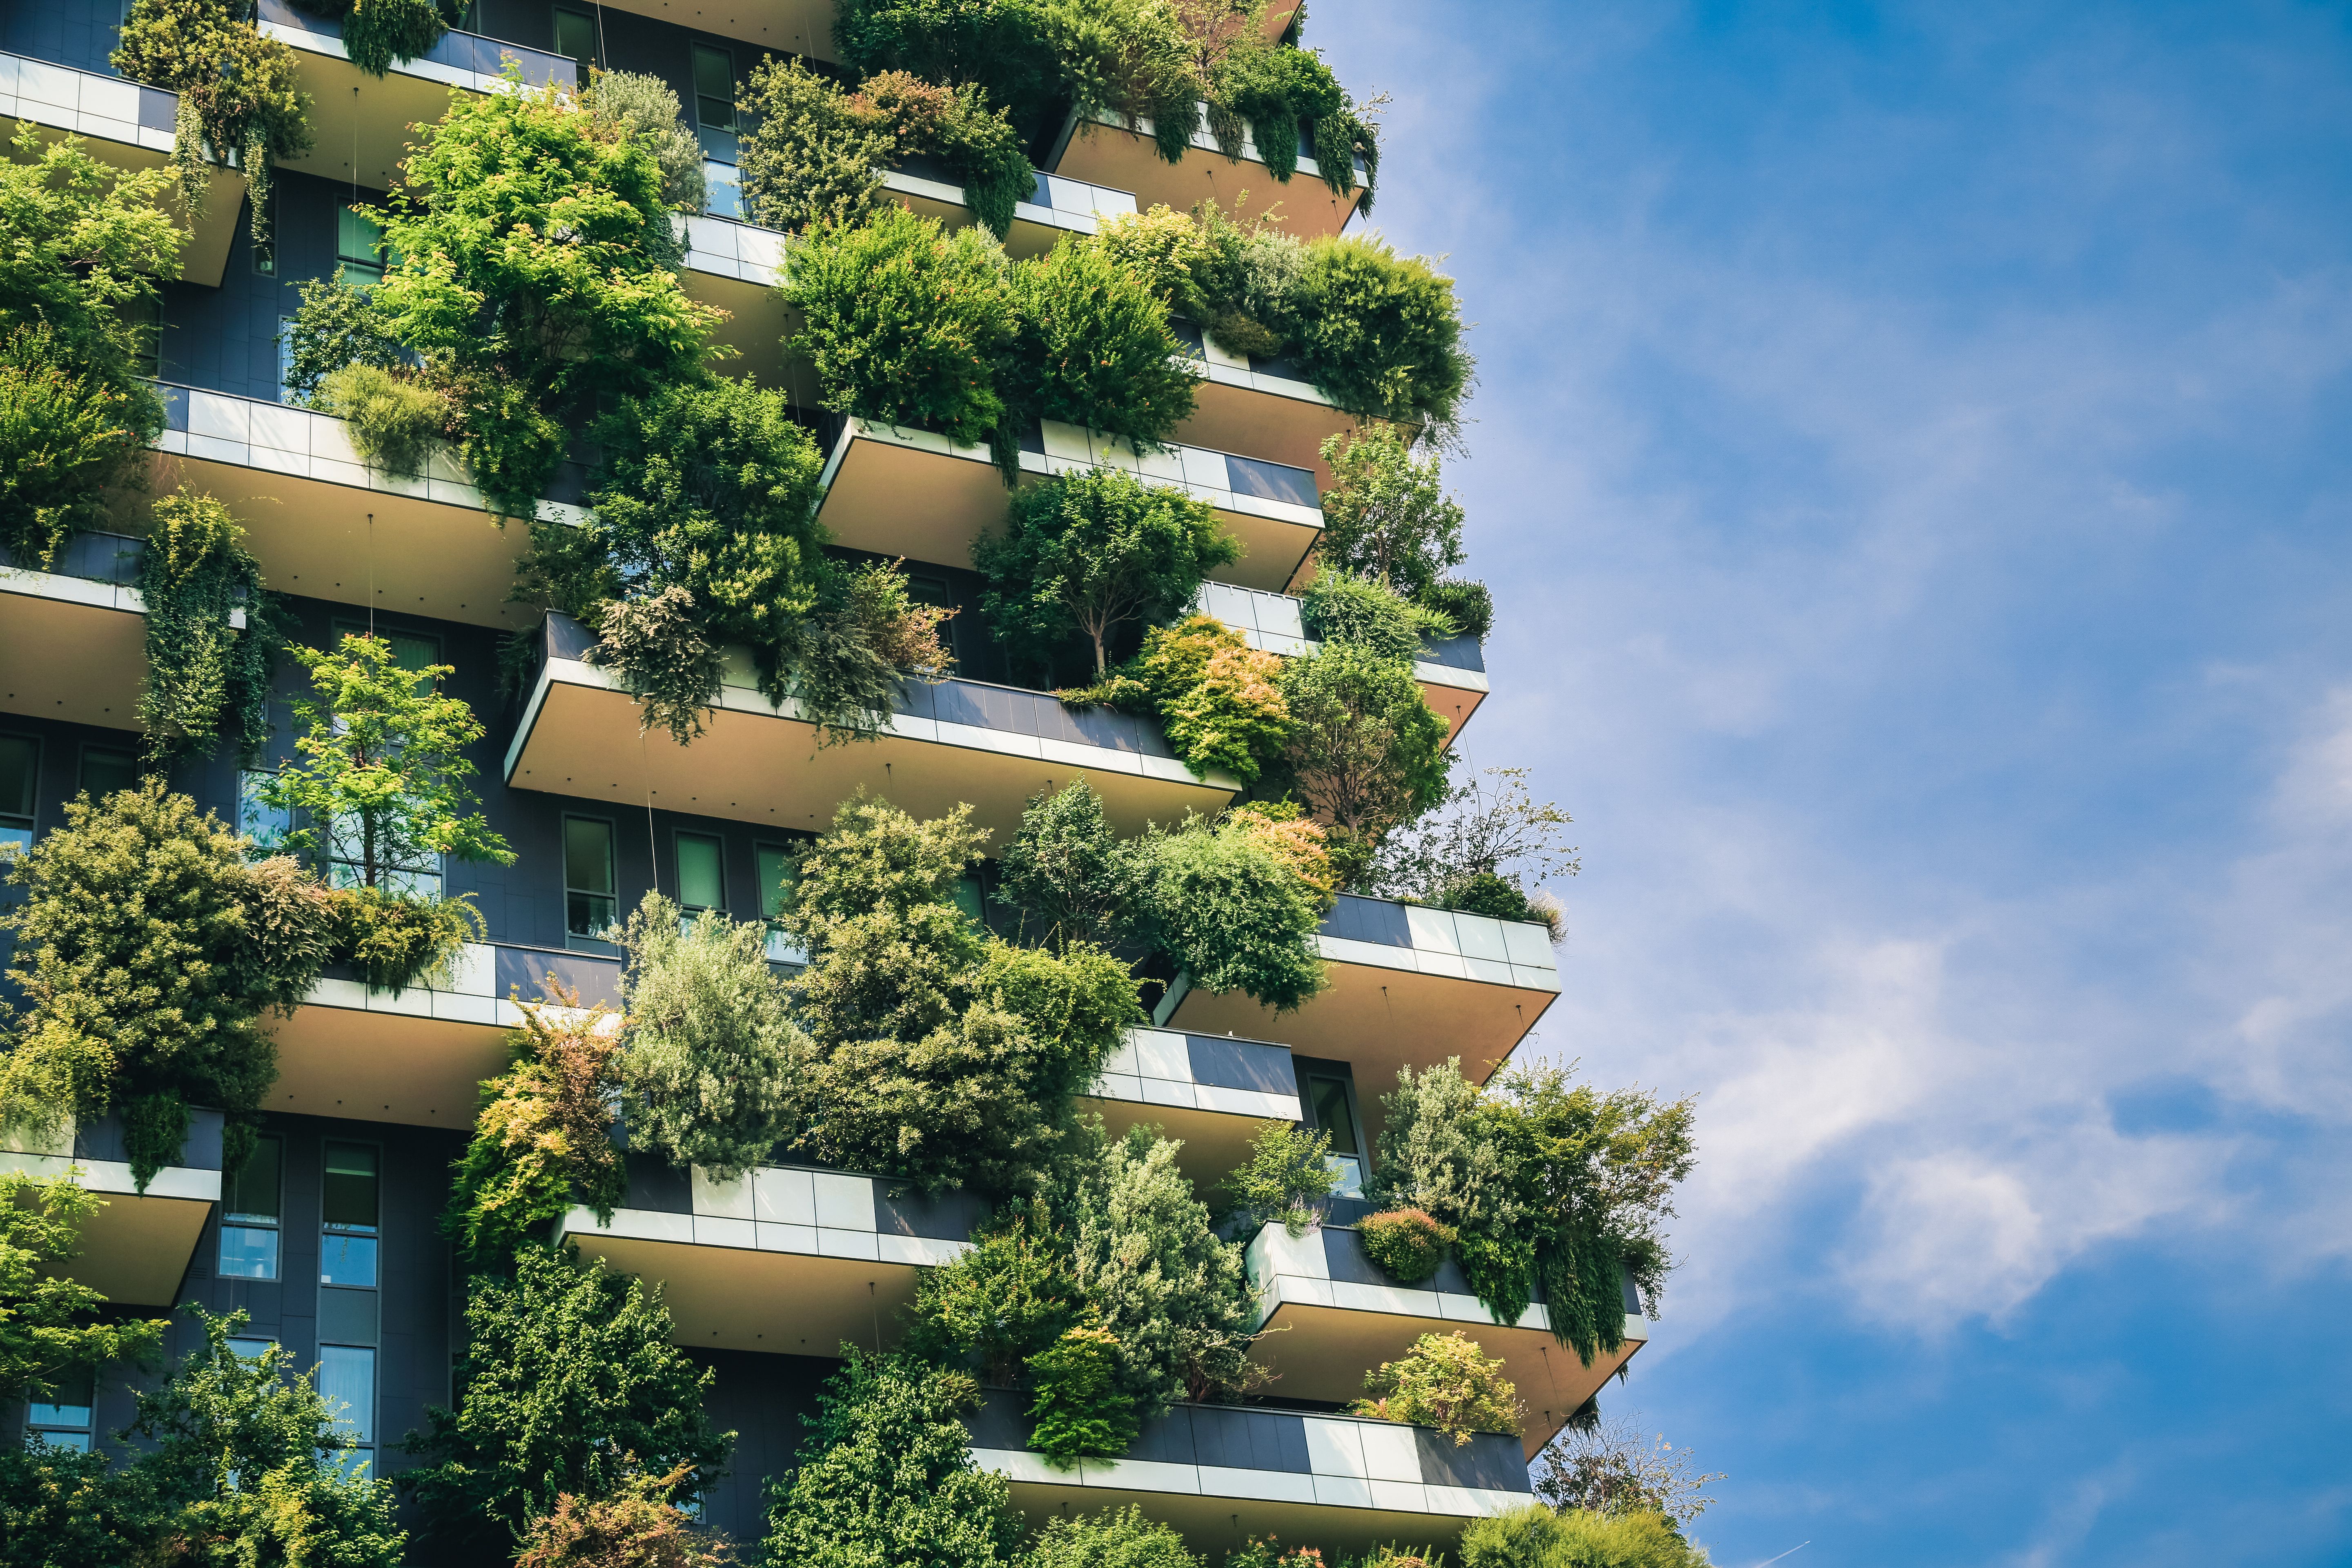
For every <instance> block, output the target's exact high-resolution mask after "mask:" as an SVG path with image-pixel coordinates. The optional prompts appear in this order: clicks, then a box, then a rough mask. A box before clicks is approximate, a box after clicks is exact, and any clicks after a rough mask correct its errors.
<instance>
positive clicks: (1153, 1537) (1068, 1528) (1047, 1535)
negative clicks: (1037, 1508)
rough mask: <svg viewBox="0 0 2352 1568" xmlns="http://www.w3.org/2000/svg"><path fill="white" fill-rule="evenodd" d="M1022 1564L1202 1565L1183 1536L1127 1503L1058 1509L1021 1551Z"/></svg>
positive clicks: (1080, 1567) (1036, 1567) (1029, 1567)
mask: <svg viewBox="0 0 2352 1568" xmlns="http://www.w3.org/2000/svg"><path fill="white" fill-rule="evenodd" d="M1021 1563H1022V1568H1203V1563H1202V1559H1200V1558H1198V1557H1195V1556H1193V1555H1192V1553H1191V1552H1187V1551H1186V1550H1185V1549H1184V1537H1183V1536H1182V1535H1181V1534H1179V1533H1178V1532H1177V1531H1174V1530H1171V1529H1170V1528H1169V1527H1168V1526H1167V1525H1164V1524H1161V1523H1159V1522H1158V1521H1154V1520H1150V1519H1147V1518H1145V1517H1144V1513H1143V1510H1141V1509H1139V1508H1138V1507H1136V1506H1135V1505H1134V1504H1133V1503H1129V1505H1128V1506H1127V1507H1125V1508H1123V1509H1111V1508H1107V1509H1104V1510H1102V1511H1101V1512H1100V1513H1092V1514H1087V1513H1078V1514H1056V1515H1055V1516H1053V1517H1052V1518H1050V1519H1048V1520H1046V1521H1045V1528H1044V1529H1042V1530H1040V1531H1038V1532H1037V1533H1036V1535H1035V1536H1034V1538H1032V1539H1031V1541H1030V1542H1029V1546H1028V1549H1027V1550H1026V1551H1024V1552H1023V1553H1022V1554H1021Z"/></svg>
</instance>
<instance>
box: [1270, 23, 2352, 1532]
mask: <svg viewBox="0 0 2352 1568" xmlns="http://www.w3.org/2000/svg"><path fill="white" fill-rule="evenodd" d="M1308 40H1309V42H1313V43H1319V44H1321V45H1322V46H1323V47H1325V49H1326V51H1327V53H1328V56H1329V57H1330V58H1332V60H1333V61H1334V63H1335V64H1336V65H1337V66H1338V67H1339V69H1340V71H1341V74H1342V76H1343V78H1344V79H1347V80H1348V81H1349V83H1350V85H1351V86H1353V87H1354V88H1356V89H1357V90H1359V91H1364V90H1368V89H1385V90H1388V91H1390V92H1392V93H1393V94H1394V95H1395V103H1394V105H1393V107H1392V109H1391V111H1390V113H1389V116H1388V125H1389V130H1388V136H1387V142H1386V145H1387V148H1388V152H1387V155H1386V166H1385V169H1384V184H1385V189H1384V192H1383V195H1382V197H1381V208H1380V211H1379V213H1378V214H1377V215H1376V216H1377V220H1378V222H1377V226H1379V227H1381V229H1383V230H1384V231H1385V232H1386V233H1388V234H1389V236H1390V237H1391V238H1393V239H1394V240H1396V241H1397V242H1398V243H1399V244H1401V245H1402V246H1404V247H1407V248H1410V249H1414V250H1421V251H1426V252H1430V253H1438V252H1450V253H1451V261H1450V264H1449V267H1450V270H1452V271H1453V272H1454V275H1455V276H1456V277H1457V278H1458V279H1460V280H1461V284H1462V289H1463V293H1464V296H1465V305H1466V311H1467V314H1468V315H1469V316H1470V317H1471V318H1473V319H1474V320H1475V321H1477V322H1478V328H1477V331H1476V334H1475V342H1476V346H1477V349H1478V352H1479V354H1480V357H1481V362H1482V378H1481V386H1480V391H1479V395H1478V397H1477V400H1476V404H1475V408H1474V410H1473V412H1474V415H1475V420H1476V423H1475V424H1474V425H1473V426H1471V428H1470V431H1469V438H1470V443H1471V455H1470V457H1469V458H1467V459H1466V460H1464V461H1461V462H1458V463H1457V464H1455V465H1454V468H1453V478H1454V480H1455V482H1456V484H1457V485H1458V488H1459V489H1460V492H1461V494H1462V496H1463V499H1464V500H1465V502H1466V503H1467V504H1468V505H1469V507H1470V509H1471V517H1472V547H1473V552H1474V561H1473V567H1474V570H1475V571H1477V572H1478V573H1479V574H1482V575H1484V576H1485V578H1486V580H1487V581H1488V582H1489V583H1490V584H1493V585H1494V586H1495V588H1496V594H1497V599H1498V601H1499V606H1500V626H1499V628H1498V630H1497V632H1496V637H1494V639H1493V640H1492V641H1491V642H1490V643H1489V644H1488V647H1487V658H1488V665H1489V668H1490V669H1491V670H1493V671H1494V673H1495V684H1496V696H1495V697H1494V698H1493V699H1492V700H1490V701H1489V702H1488V704H1487V705H1486V707H1485V708H1484V709H1482V710H1481V711H1480V713H1479V715H1478V717H1477V719H1476V720H1475V721H1474V722H1473V724H1472V727H1471V730H1470V737H1469V738H1470V750H1471V752H1472V754H1473V755H1474V756H1475V758H1476V760H1478V761H1479V762H1480V763H1486V764H1496V763H1525V764H1528V765H1531V766H1532V767H1534V768H1535V769H1536V770H1537V775H1538V784H1539V794H1540V795H1546V796H1549V797H1553V798H1557V799H1558V800H1559V802H1560V803H1561V804H1562V805H1565V806H1567V807H1568V808H1569V809H1570V810H1571V811H1573V812H1574V813H1575V815H1576V816H1577V818H1578V821H1579V829H1580V839H1581V843H1582V847H1583V849H1584V861H1585V872H1584V874H1583V875H1582V876H1580V877H1579V878H1577V879H1575V880H1574V881H1573V882H1571V883H1569V884H1567V885H1565V886H1564V887H1562V888H1561V889H1559V891H1560V892H1561V893H1562V895H1563V896H1564V898H1565V900H1566V901H1567V903H1568V905H1569V908H1570V914H1571V919H1572V924H1573V929H1574V935H1573V937H1572V939H1571V941H1570V944H1569V946H1568V948H1567V949H1566V952H1565V955H1564V963H1563V977H1564V980H1565V984H1566V986H1567V994H1565V995H1564V996H1563V997H1562V999H1561V1001H1560V1003H1559V1005H1556V1006H1555V1007H1554V1009H1553V1010H1552V1012H1551V1014H1550V1015H1549V1017H1548V1018H1547V1019H1546V1021H1545V1024H1544V1027H1543V1030H1542V1037H1541V1039H1540V1040H1539V1042H1538V1044H1537V1046H1536V1047H1535V1048H1537V1049H1539V1050H1542V1051H1545V1052H1549V1053H1556V1054H1558V1055H1560V1056H1562V1057H1576V1058H1581V1060H1582V1061H1583V1063H1584V1064H1585V1066H1586V1068H1588V1069H1589V1070H1590V1071H1591V1074H1592V1075H1593V1076H1594V1077H1596V1078H1598V1079H1603V1080H1608V1081H1624V1080H1630V1079H1638V1080H1640V1081H1642V1082H1644V1083H1649V1084H1654V1085H1657V1086H1659V1087H1661V1088H1664V1089H1668V1090H1670V1091H1674V1092H1681V1091H1685V1090H1696V1091H1697V1092H1699V1094H1700V1095H1701V1101H1700V1130H1701V1135H1702V1140H1703V1149H1704V1156H1705V1163H1704V1164H1703V1166H1702V1169H1701V1171H1700V1173H1699V1174H1698V1175H1697V1176H1696V1177H1695V1178H1694V1180H1693V1181H1692V1183H1691V1184H1690V1185H1689V1186H1688V1188H1687V1189H1686V1190H1685V1201H1684V1203H1683V1218H1682V1220H1681V1222H1680V1224H1679V1225H1678V1226H1677V1229H1676V1237H1677V1242H1678V1245H1679V1247H1680V1249H1681V1250H1682V1252H1683V1253H1684V1254H1685V1258H1686V1262H1685V1267H1684V1268H1682V1270H1681V1271H1680V1272H1679V1273H1678V1275H1677V1276H1676V1277H1675V1280H1674V1281H1673V1283H1672V1284H1671V1286H1670V1287H1669V1289H1668V1293H1667V1299H1666V1303H1665V1309H1666V1310H1665V1317H1664V1321H1663V1322H1662V1323H1661V1324H1660V1325H1659V1326H1658V1329H1657V1338H1656V1339H1655V1340H1654V1342H1653V1344H1652V1346H1651V1348H1650V1349H1648V1350H1646V1351H1645V1352H1643V1355H1642V1356H1641V1357H1640V1359H1639V1361H1638V1362H1637V1363H1636V1371H1635V1373H1634V1374H1633V1379H1632V1382H1631V1384H1629V1385H1626V1386H1623V1387H1614V1388H1612V1391H1611V1393H1610V1394H1607V1395H1606V1396H1604V1404H1608V1405H1610V1406H1611V1408H1612V1410H1614V1411H1618V1412H1631V1411H1638V1412H1639V1413H1640V1415H1641V1417H1642V1420H1643V1425H1644V1426H1647V1427H1649V1428H1650V1429H1652V1430H1654V1431H1663V1432H1664V1433H1665V1434H1667V1436H1669V1437H1670V1438H1671V1439H1672V1440H1673V1441H1674V1442H1675V1443H1677V1444H1681V1445H1687V1446H1689V1447H1694V1448H1696V1450H1697V1453H1698V1457H1699V1459H1700V1462H1701V1463H1702V1464H1704V1465H1705V1466H1706V1468H1711V1469H1719V1470H1725V1471H1728V1472H1729V1473H1730V1479H1728V1480H1727V1481H1725V1482H1723V1483H1722V1484H1721V1485H1720V1486H1719V1488H1718V1489H1717V1491H1718V1493H1719V1498H1720V1500H1719V1501H1718V1502H1717V1505H1716V1507H1715V1509H1714V1510H1713V1511H1711V1512H1710V1513H1709V1514H1708V1515H1707V1516H1706V1519H1705V1520H1704V1521H1702V1526H1701V1531H1700V1533H1701V1535H1702V1537H1703V1538H1704V1539H1705V1540H1706V1542H1707V1543H1708V1544H1709V1546H1710V1548H1711V1549H1712V1550H1713V1552H1715V1556H1716V1561H1717V1563H1723V1564H1729V1565H1739V1568H1744V1565H1748V1564H1757V1563H1763V1562H1765V1561H1766V1560H1769V1559H1771V1558H1773V1557H1774V1556H1775V1554H1777V1553H1781V1552H1790V1549H1791V1548H1800V1543H1809V1544H1804V1545H1802V1546H1801V1549H1800V1550H1797V1551H1796V1552H1794V1554H1793V1555H1791V1556H1790V1557H1789V1558H1787V1559H1786V1561H1787V1562H1788V1563H1790V1568H1807V1565H1808V1564H1820V1565H1823V1568H1826V1565H1827V1564H1831V1563H1856V1564H1860V1563H1868V1564H1883V1563H1905V1564H1913V1565H1922V1568H1925V1565H1937V1564H1976V1563H1985V1564H2041V1563H2067V1564H2074V1563H2089V1564H2105V1563H2130V1564H2133V1565H2135V1568H2158V1565H2163V1564H2171V1563H2180V1564H2190V1563H2194V1564H2198V1565H2200V1568H2204V1565H2206V1564H2210V1563H2240V1562H2244V1563H2254V1562H2259V1563H2264V1564H2265V1565H2271V1568H2290V1565H2299V1564H2321V1563H2329V1564H2341V1563H2352V1332H2347V1326H2352V1289H2347V1287H2352V1278H2347V1276H2352V1156H2347V1150H2352V1136H2348V1135H2352V1049H2347V1033H2348V1032H2352V615H2347V611H2352V539H2348V538H2347V526H2346V525H2347V514H2352V442H2347V438H2346V433H2347V428H2352V420H2347V415H2352V378H2347V369H2352V11H2347V8H2346V7H2344V6H2341V5H2338V6H2332V7H2331V6H2318V5H2305V6H2292V5H2267V4H2263V3H2261V0H2247V3H2243V4H2232V5H2204V6H2185V5H2166V4H2162V3H2160V0H2134V3H2132V4H2126V5H2114V4H2101V3H2099V0H2082V3H2076V4H2070V5H2006V4H2000V3H1999V0H1991V3H1986V0H1978V3H1974V4H1969V5H1933V6H1928V5H1921V6H1911V7H1905V6H1864V5H1820V6H1811V7H1798V6H1781V7H1763V6H1734V5H1680V6H1678V5H1671V4H1647V5H1597V4H1596V5H1573V6H1571V5H1558V4H1552V5H1541V4H1525V3H1522V4H1510V3H1507V0H1495V3H1486V4H1478V5H1436V4H1431V3H1429V0H1413V3H1410V4H1408V3H1405V0H1344V3H1342V0H1316V5H1315V16H1314V17H1313V19H1312V21H1311V22H1310V25H1309V27H1308ZM1612 1402H1613V1403H1612Z"/></svg>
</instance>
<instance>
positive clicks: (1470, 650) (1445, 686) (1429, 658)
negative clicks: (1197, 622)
mask: <svg viewBox="0 0 2352 1568" xmlns="http://www.w3.org/2000/svg"><path fill="white" fill-rule="evenodd" d="M1195 607H1196V608H1198V609H1199V610H1200V612H1201V613H1202V615H1205V616H1216V617H1217V619H1219V620H1221V621H1223V622H1224V623H1225V625H1227V626H1231V627H1233V629H1234V630H1235V631H1237V632H1239V633H1241V634H1242V636H1243V637H1244V639H1246V640H1247V641H1248V643H1249V645H1250V646H1251V647H1256V648H1264V649H1265V651H1266V652H1268V653H1278V654H1282V655H1284V656H1286V657H1289V658H1302V657H1304V656H1306V655H1307V654H1311V653H1313V652H1314V651H1315V650H1316V649H1318V648H1319V647H1322V646H1323V645H1322V644H1320V643H1318V642H1317V641H1315V640H1314V639H1313V638H1311V637H1308V636H1307V627H1306V626H1305V625H1304V624H1303V623H1302V622H1301V620H1300V619H1299V602H1298V600H1297V598H1296V597H1294V596H1293V595H1288V594H1264V593H1259V592H1257V591H1255V590H1254V589H1249V588H1235V587H1233V586H1230V585H1228V584H1223V583H1207V584H1202V588H1201V596H1200V598H1199V599H1198V600H1197V601H1196V602H1195ZM1422 655H1423V657H1421V658H1416V659H1414V660H1413V661H1412V675H1413V679H1415V680H1418V681H1419V682H1421V694H1422V695H1423V697H1425V698H1427V699H1428V700H1429V705H1430V706H1431V707H1432V708H1433V709H1435V710H1437V711H1438V712H1440V713H1442V714H1444V715H1445V719H1446V722H1447V724H1448V725H1449V726H1450V727H1449V728H1448V730H1447V731H1446V741H1447V743H1448V744H1451V743H1452V742H1453V741H1454V738H1456V737H1457V736H1459V735H1460V734H1461V733H1462V726H1463V725H1465V724H1466V723H1468V722H1469V721H1470V715H1471V714H1473V713H1475V712H1476V711H1477V710H1478V704H1479V703H1480V702H1482V701H1484V700H1486V693H1487V691H1488V690H1489V689H1490V688H1489V687H1488V685H1487V683H1486V653H1485V650H1484V649H1483V647H1481V646H1480V644H1479V641H1478V639H1477V638H1476V637H1448V638H1446V639H1445V640H1444V641H1443V642H1430V643H1426V644H1424V645H1423V648H1422Z"/></svg>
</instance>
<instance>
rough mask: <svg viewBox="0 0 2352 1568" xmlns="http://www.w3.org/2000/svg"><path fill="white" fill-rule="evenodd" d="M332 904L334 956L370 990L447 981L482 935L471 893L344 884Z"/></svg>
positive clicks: (396, 991)
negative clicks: (426, 895) (448, 895)
mask: <svg viewBox="0 0 2352 1568" xmlns="http://www.w3.org/2000/svg"><path fill="white" fill-rule="evenodd" d="M336 902H337V910H336V915H337V924H338V925H339V926H340V928H341V930H340V931H339V932H338V934H337V939H336V942H335V948H334V952H335V955H336V958H337V959H338V960H339V961H340V962H341V963H348V964H350V965H351V966H352V969H354V970H355V971H357V972H358V973H359V977H360V979H361V981H362V983H363V984H366V986H367V987H368V989H370V990H371V991H389V992H391V993H392V994H394V995H395V996H397V995H399V994H401V993H402V992H403V991H405V990H407V989H408V988H409V987H410V986H412V985H418V984H424V985H444V984H447V981H448V977H449V973H450V966H451V965H452V964H454V963H456V962H457V957H458V954H459V953H460V952H463V951H464V949H465V945H466V944H467V942H480V941H482V940H483V938H484V929H483V925H482V917H481V915H480V914H479V913H478V911H477V910H475V908H474V903H473V895H472V894H470V893H467V894H465V895H463V896H461V897H459V898H455V899H420V898H413V897H410V896H408V895H406V894H402V893H394V892H389V891H387V890H385V889H382V888H346V889H340V890H339V892H338V896H337V900H336Z"/></svg>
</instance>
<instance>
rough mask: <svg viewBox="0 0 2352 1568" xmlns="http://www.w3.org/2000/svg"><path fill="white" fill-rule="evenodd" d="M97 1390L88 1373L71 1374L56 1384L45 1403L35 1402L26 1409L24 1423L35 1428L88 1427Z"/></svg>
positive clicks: (59, 1379) (61, 1378) (60, 1378)
mask: <svg viewBox="0 0 2352 1568" xmlns="http://www.w3.org/2000/svg"><path fill="white" fill-rule="evenodd" d="M95 1386H96V1385H95V1384H94V1383H93V1381H92V1379H91V1377H90V1374H89V1373H86V1372H83V1373H67V1374H65V1375H64V1376H62V1377H59V1378H58V1380H57V1384H56V1386H55V1387H53V1388H51V1389H50V1390H49V1396H48V1400H47V1402H46V1403H44V1402H42V1401H39V1400H35V1401H34V1402H33V1403H32V1404H31V1405H28V1406H26V1415H25V1419H26V1421H27V1422H28V1423H30V1424H31V1425H33V1426H89V1409H90V1401H91V1399H92V1397H93V1396H94V1393H95Z"/></svg>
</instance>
